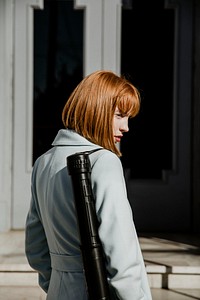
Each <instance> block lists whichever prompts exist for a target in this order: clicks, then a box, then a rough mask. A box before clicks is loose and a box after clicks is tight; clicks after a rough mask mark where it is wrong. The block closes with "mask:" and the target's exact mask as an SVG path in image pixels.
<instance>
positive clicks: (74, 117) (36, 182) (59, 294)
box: [25, 71, 151, 300]
mask: <svg viewBox="0 0 200 300" xmlns="http://www.w3.org/2000/svg"><path fill="white" fill-rule="evenodd" d="M139 108H140V97H139V92H138V90H137V89H136V88H135V87H134V86H133V85H132V84H131V83H130V82H129V81H127V80H126V79H125V78H123V77H119V76H117V75H116V74H114V73H113V72H110V71H96V72H94V73H92V74H90V75H89V76H87V77H86V78H84V79H83V80H82V81H81V82H80V83H79V85H78V86H77V87H76V88H75V90H74V91H73V92H72V94H71V96H70V97H69V99H68V101H67V102H66V105H65V107H64V109H63V114H62V120H63V123H64V125H65V127H66V129H61V130H59V132H58V134H57V136H56V138H55V140H54V142H53V144H52V145H53V147H52V148H51V149H50V150H49V151H47V152H46V153H45V154H43V155H42V156H41V157H39V158H38V159H37V161H36V162H35V164H34V167H33V172H32V200H31V205H30V209H29V213H28V216H27V221H26V241H25V246H26V255H27V258H28V261H29V263H30V265H31V267H32V268H33V269H35V270H36V271H37V272H38V273H39V284H40V286H41V287H42V288H43V290H44V291H45V292H46V293H47V299H48V300H62V299H63V300H64V299H65V300H66V299H69V300H86V299H88V295H87V289H86V285H85V278H84V272H83V263H82V258H81V251H80V239H79V231H78V225H77V219H76V211H75V205H74V198H73V190H72V184H71V178H70V176H69V175H68V172H67V167H66V158H67V157H68V156H69V155H72V154H74V153H77V152H83V151H90V150H94V149H97V148H99V147H101V148H103V149H102V150H101V151H96V152H94V153H93V154H91V155H90V160H91V166H92V174H91V181H92V188H93V193H94V196H95V209H96V213H97V217H98V220H99V229H98V232H99V237H100V239H101V242H102V245H103V249H104V253H105V257H106V261H105V263H106V269H107V273H108V281H109V285H110V289H111V291H112V296H111V297H112V299H124V300H139V299H141V300H142V299H143V300H150V299H151V293H150V289H149V285H148V279H147V274H146V270H145V266H144V261H143V257H142V253H141V249H140V245H139V242H138V237H137V234H136V231H135V226H134V222H133V218H132V211H131V208H130V205H129V202H128V199H127V193H126V186H125V180H124V175H123V169H122V165H121V162H120V159H119V157H120V156H121V153H120V151H119V149H118V147H117V143H119V142H120V140H121V138H122V137H123V134H124V133H125V132H127V131H128V119H129V118H130V117H134V116H135V115H136V114H137V113H138V112H139ZM92 300H96V299H92Z"/></svg>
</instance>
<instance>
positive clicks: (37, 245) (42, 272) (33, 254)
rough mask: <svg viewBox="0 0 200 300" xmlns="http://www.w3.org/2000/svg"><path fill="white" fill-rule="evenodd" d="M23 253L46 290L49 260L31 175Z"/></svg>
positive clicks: (49, 275)
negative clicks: (29, 200)
mask: <svg viewBox="0 0 200 300" xmlns="http://www.w3.org/2000/svg"><path fill="white" fill-rule="evenodd" d="M25 253H26V257H27V259H28V262H29V264H30V266H31V267H32V268H33V269H34V270H36V271H37V272H38V274H39V285H40V287H41V288H42V289H43V290H44V291H45V292H47V291H48V287H49V281H50V277H51V260H50V254H49V247H48V244H47V239H46V235H45V232H44V228H43V226H42V223H41V219H40V214H39V209H38V205H37V195H36V192H35V188H34V172H33V175H32V199H31V203H30V208H29V212H28V215H27V219H26V226H25Z"/></svg>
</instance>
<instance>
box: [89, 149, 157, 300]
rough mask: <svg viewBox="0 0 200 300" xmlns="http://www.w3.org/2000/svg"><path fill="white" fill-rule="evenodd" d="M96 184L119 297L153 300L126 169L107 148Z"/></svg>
mask: <svg viewBox="0 0 200 300" xmlns="http://www.w3.org/2000/svg"><path fill="white" fill-rule="evenodd" d="M92 184H93V190H94V195H95V198H96V210H97V215H98V218H99V221H100V226H99V236H100V239H101V241H102V244H103V248H104V251H105V255H106V257H107V271H108V274H109V277H110V284H111V286H112V288H113V289H114V290H115V292H116V295H117V297H119V299H123V300H133V299H134V300H151V299H152V298H151V293H150V288H149V284H148V279H147V274H146V269H145V265H144V261H143V257H142V253H141V249H140V245H139V241H138V237H137V234H136V230H135V225H134V222H133V216H132V209H131V207H130V204H129V201H128V199H127V192H126V185H125V179H124V174H123V169H122V165H121V161H120V160H119V158H118V157H117V156H116V155H114V154H113V153H109V152H108V151H106V152H105V153H104V154H102V155H101V156H100V157H99V158H98V159H97V160H96V162H95V163H94V165H93V169H92Z"/></svg>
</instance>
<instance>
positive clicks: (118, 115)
mask: <svg viewBox="0 0 200 300" xmlns="http://www.w3.org/2000/svg"><path fill="white" fill-rule="evenodd" d="M115 116H116V117H118V118H122V117H123V116H122V114H120V113H119V114H115Z"/></svg>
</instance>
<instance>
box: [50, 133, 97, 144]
mask: <svg viewBox="0 0 200 300" xmlns="http://www.w3.org/2000/svg"><path fill="white" fill-rule="evenodd" d="M52 146H91V147H95V148H96V147H97V146H98V145H96V144H93V143H91V142H90V141H89V140H87V139H86V138H84V137H83V136H81V135H80V134H78V133H77V132H75V131H74V130H69V129H60V130H59V131H58V133H57V135H56V137H55V139H54V141H53V143H52ZM98 147H99V146H98Z"/></svg>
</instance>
